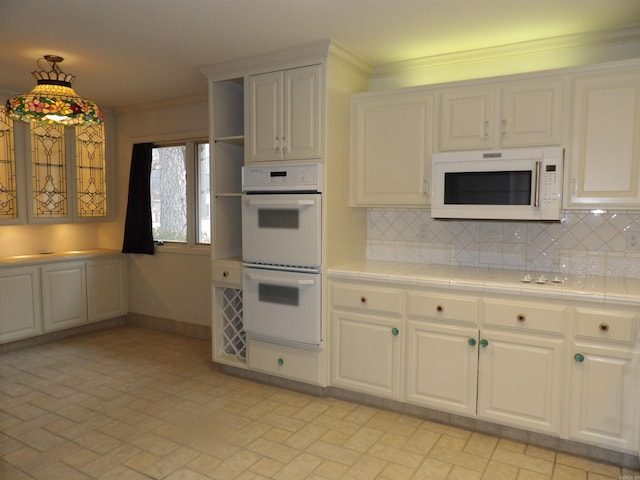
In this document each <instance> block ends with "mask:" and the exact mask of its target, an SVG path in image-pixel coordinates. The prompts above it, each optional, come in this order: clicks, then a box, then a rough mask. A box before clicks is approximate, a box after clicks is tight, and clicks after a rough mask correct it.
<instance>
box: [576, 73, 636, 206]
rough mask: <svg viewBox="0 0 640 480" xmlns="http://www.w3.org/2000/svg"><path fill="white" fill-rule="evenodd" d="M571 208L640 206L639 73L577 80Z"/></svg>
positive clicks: (604, 75)
mask: <svg viewBox="0 0 640 480" xmlns="http://www.w3.org/2000/svg"><path fill="white" fill-rule="evenodd" d="M572 88H573V112H572V113H573V115H572V120H571V127H572V136H571V151H570V155H569V159H570V163H569V174H568V175H567V176H566V178H567V188H568V191H567V193H568V195H566V196H565V198H566V201H567V203H568V206H570V207H578V208H579V207H583V208H585V207H587V208H588V207H592V206H596V207H601V208H602V207H604V208H607V207H609V206H611V207H615V206H620V207H629V206H632V207H634V208H639V207H640V68H639V67H637V66H636V67H618V68H609V69H594V70H593V71H592V72H590V73H585V74H582V75H578V76H575V77H574V78H573V86H572Z"/></svg>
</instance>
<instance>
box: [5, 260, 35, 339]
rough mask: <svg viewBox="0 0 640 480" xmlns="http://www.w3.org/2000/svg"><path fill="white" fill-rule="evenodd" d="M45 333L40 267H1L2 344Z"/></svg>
mask: <svg viewBox="0 0 640 480" xmlns="http://www.w3.org/2000/svg"><path fill="white" fill-rule="evenodd" d="M41 332H42V312H41V309H40V270H39V268H38V267H19V268H3V269H0V343H4V342H9V341H12V340H18V339H20V338H25V337H30V336H32V335H36V334H38V333H41Z"/></svg>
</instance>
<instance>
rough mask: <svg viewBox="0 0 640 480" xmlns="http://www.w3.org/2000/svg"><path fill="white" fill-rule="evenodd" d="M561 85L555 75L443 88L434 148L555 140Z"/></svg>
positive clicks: (489, 146)
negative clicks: (438, 138) (436, 146)
mask: <svg viewBox="0 0 640 480" xmlns="http://www.w3.org/2000/svg"><path fill="white" fill-rule="evenodd" d="M562 91H563V79H562V78H559V77H553V78H539V79H532V80H517V81H515V80H514V81H509V82H505V83H501V84H498V85H493V84H491V85H479V86H464V87H456V88H451V89H447V90H444V91H442V92H441V109H440V145H439V147H440V150H442V151H447V150H467V149H469V150H472V149H492V148H507V147H522V146H535V145H553V144H559V143H560V142H561V133H562V128H561V127H562Z"/></svg>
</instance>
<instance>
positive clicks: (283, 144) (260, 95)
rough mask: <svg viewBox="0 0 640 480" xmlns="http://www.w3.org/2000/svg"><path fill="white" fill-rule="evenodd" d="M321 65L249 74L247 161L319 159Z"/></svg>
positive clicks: (320, 155) (320, 140)
mask: <svg viewBox="0 0 640 480" xmlns="http://www.w3.org/2000/svg"><path fill="white" fill-rule="evenodd" d="M321 85H322V66H321V65H311V66H306V67H300V68H292V69H288V70H282V71H276V72H269V73H263V74H258V75H251V76H250V77H249V88H248V101H247V112H248V115H247V118H248V122H247V134H248V135H247V138H248V148H247V151H246V154H245V155H246V158H245V160H246V162H247V163H252V162H267V161H277V160H306V159H320V158H322V154H323V152H322V145H323V142H322V138H323V137H322V130H323V128H322V126H323V121H322V108H321V107H322V87H321Z"/></svg>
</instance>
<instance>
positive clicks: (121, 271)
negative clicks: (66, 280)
mask: <svg viewBox="0 0 640 480" xmlns="http://www.w3.org/2000/svg"><path fill="white" fill-rule="evenodd" d="M86 270H87V271H86V274H87V308H88V312H87V314H88V317H87V319H88V321H89V322H95V321H98V320H106V319H109V318H117V317H120V316H122V315H126V313H127V291H126V275H127V272H126V263H125V259H124V258H122V257H118V258H109V259H100V260H88V261H87V263H86Z"/></svg>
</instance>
